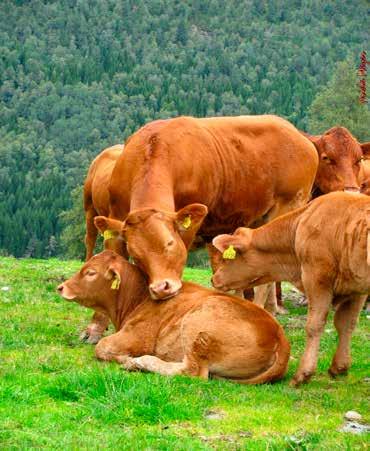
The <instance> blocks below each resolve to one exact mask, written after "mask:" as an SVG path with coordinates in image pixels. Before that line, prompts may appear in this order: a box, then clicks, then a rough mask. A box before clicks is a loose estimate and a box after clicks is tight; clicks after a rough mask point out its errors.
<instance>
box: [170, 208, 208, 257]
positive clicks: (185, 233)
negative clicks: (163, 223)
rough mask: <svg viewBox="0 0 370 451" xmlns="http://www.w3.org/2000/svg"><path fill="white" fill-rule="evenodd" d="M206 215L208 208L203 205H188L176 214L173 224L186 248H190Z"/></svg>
mask: <svg viewBox="0 0 370 451" xmlns="http://www.w3.org/2000/svg"><path fill="white" fill-rule="evenodd" d="M207 213H208V208H207V207H206V206H205V205H203V204H190V205H187V206H186V207H184V208H182V209H181V210H179V211H177V212H176V214H175V218H174V219H175V223H176V226H177V229H178V230H179V232H180V235H181V237H182V239H183V240H184V243H185V246H186V247H187V248H189V247H190V245H191V243H192V241H193V239H194V237H195V235H196V233H197V232H198V230H199V227H200V226H201V225H202V222H203V220H204V218H205V217H206V216H207Z"/></svg>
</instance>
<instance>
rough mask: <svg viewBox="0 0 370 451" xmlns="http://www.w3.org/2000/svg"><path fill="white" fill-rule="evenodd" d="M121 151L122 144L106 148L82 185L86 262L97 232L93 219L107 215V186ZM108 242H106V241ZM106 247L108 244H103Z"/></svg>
mask: <svg viewBox="0 0 370 451" xmlns="http://www.w3.org/2000/svg"><path fill="white" fill-rule="evenodd" d="M122 150H123V144H117V145H116V146H112V147H108V148H107V149H105V150H103V151H102V152H101V153H100V154H99V155H98V156H97V157H96V158H95V159H94V160H93V162H92V163H91V165H90V167H89V170H88V173H87V176H86V179H85V184H84V210H85V220H86V236H85V245H86V261H87V260H89V259H90V258H91V257H92V256H93V252H94V247H95V243H96V237H97V235H98V230H97V228H96V227H95V225H94V218H95V216H98V215H103V216H107V215H108V214H109V192H108V186H109V182H110V178H111V175H112V171H113V168H114V165H115V164H116V162H117V160H118V157H119V156H120V155H121V153H122ZM107 241H108V240H107ZM105 244H106V245H107V244H108V243H105Z"/></svg>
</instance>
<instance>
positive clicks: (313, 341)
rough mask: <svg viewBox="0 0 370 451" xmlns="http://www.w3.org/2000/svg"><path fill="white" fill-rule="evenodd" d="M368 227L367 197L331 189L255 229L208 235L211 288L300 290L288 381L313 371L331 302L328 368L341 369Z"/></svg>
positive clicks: (365, 285)
mask: <svg viewBox="0 0 370 451" xmlns="http://www.w3.org/2000/svg"><path fill="white" fill-rule="evenodd" d="M369 228H370V199H369V197H367V196H364V195H362V194H354V193H343V192H336V193H331V194H327V195H325V196H321V197H319V198H318V199H315V200H314V201H312V202H311V203H310V204H308V205H307V206H304V207H301V208H300V209H297V210H296V211H294V212H291V213H288V214H286V215H284V216H282V217H280V218H277V219H275V220H274V221H272V222H271V223H269V224H267V225H264V226H262V227H260V228H258V229H255V230H252V229H246V228H239V229H238V230H236V231H235V233H234V235H220V236H218V237H216V238H215V239H214V240H213V244H214V246H215V247H216V248H217V249H218V252H219V253H218V255H219V258H220V260H222V262H220V266H219V269H218V270H217V272H216V273H215V275H214V276H213V285H214V286H215V287H217V288H220V289H227V290H229V289H240V288H248V287H252V286H256V285H259V284H264V283H267V282H272V281H281V280H286V281H289V282H291V283H293V284H295V285H296V286H297V288H299V289H301V290H302V291H304V292H305V294H306V296H307V298H308V305H309V310H308V318H307V325H306V333H307V343H306V349H305V352H304V355H303V357H302V359H301V362H300V366H299V368H298V371H297V373H296V375H295V376H294V379H293V384H294V385H299V384H300V383H302V382H304V381H307V380H308V379H309V378H310V377H311V375H312V374H313V373H314V372H315V369H316V364H317V356H318V351H319V342H320V336H321V334H322V332H323V330H324V327H325V323H326V318H327V315H328V312H329V310H330V307H331V305H332V304H333V305H334V307H335V308H336V312H335V317H334V324H335V327H336V329H337V332H338V334H339V344H338V348H337V351H336V353H335V356H334V358H333V361H332V364H331V367H330V370H329V372H330V373H331V374H332V375H337V374H340V373H345V372H346V371H347V369H348V368H349V366H350V340H351V335H352V332H353V330H354V328H355V325H356V322H357V319H358V315H359V313H360V311H361V308H362V306H363V304H364V302H365V300H366V297H367V293H369V292H370V267H369V265H370V236H369ZM230 246H232V247H230ZM225 250H227V252H228V254H223V256H224V257H227V256H229V257H235V258H234V259H233V258H230V259H226V260H225V259H223V258H222V254H221V253H222V252H225ZM231 251H233V252H231Z"/></svg>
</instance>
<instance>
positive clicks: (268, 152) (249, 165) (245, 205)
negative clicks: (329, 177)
mask: <svg viewBox="0 0 370 451" xmlns="http://www.w3.org/2000/svg"><path fill="white" fill-rule="evenodd" d="M316 168H317V153H316V150H315V148H314V146H313V144H312V143H310V142H309V141H308V140H307V139H306V138H305V137H304V136H302V135H301V134H300V133H299V132H298V130H297V129H296V128H295V127H294V126H293V125H291V124H290V123H289V122H287V121H285V120H284V119H281V118H279V117H276V116H268V115H266V116H240V117H220V118H203V119H197V118H192V117H179V118H176V119H171V120H167V121H156V122H153V123H150V124H148V125H146V126H144V127H143V128H141V129H140V130H139V131H138V132H136V133H135V134H134V135H132V136H131V137H130V138H129V140H128V141H127V143H126V147H125V152H124V153H123V154H122V155H121V156H120V158H119V160H118V162H117V164H116V166H115V168H114V170H113V174H112V179H111V184H110V199H111V203H112V206H113V208H112V216H114V217H118V218H120V219H123V218H124V217H125V215H127V213H128V211H130V209H134V208H141V207H148V206H157V207H159V208H163V209H167V210H174V209H179V208H182V207H183V206H185V205H187V204H189V203H192V202H200V203H203V204H205V205H207V206H208V208H209V218H208V220H207V221H206V226H207V223H208V227H212V225H211V224H212V223H220V222H221V221H224V222H225V224H226V223H229V224H233V225H232V226H233V227H234V226H238V225H241V224H243V225H247V224H250V223H251V222H253V221H254V220H255V219H256V218H259V217H261V216H263V215H264V214H266V213H267V212H268V211H269V210H270V209H271V208H272V207H273V206H274V203H276V202H277V201H280V202H281V203H284V202H289V201H291V199H292V198H293V197H295V196H298V197H299V196H301V198H302V203H304V201H306V200H307V198H308V196H309V192H310V190H311V186H312V183H313V180H314V177H315V172H316ZM298 203H299V202H298ZM235 217H236V218H237V219H236V222H235V224H234V223H233V221H234V220H235ZM238 221H239V223H238ZM218 230H219V229H218Z"/></svg>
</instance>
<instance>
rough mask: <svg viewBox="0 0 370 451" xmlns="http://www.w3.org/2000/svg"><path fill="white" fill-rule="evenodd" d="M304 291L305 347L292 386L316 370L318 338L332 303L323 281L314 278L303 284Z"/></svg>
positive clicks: (298, 383)
mask: <svg viewBox="0 0 370 451" xmlns="http://www.w3.org/2000/svg"><path fill="white" fill-rule="evenodd" d="M305 291H306V294H307V297H308V300H309V302H308V305H309V307H308V315H307V323H306V347H305V351H304V354H303V356H302V358H301V361H300V364H299V368H298V370H297V372H296V374H295V376H294V378H293V380H292V382H291V384H292V385H294V386H298V385H300V384H301V383H303V382H306V381H308V380H309V379H310V377H311V376H312V375H313V373H314V372H315V370H316V366H317V359H318V353H319V346H320V338H321V335H322V333H323V330H324V327H325V324H326V318H327V316H328V313H329V309H330V306H331V303H332V292H331V290H330V289H325V282H323V283H321V282H320V280H318V279H314V280H313V281H312V282H310V284H308V286H307V285H306V284H305Z"/></svg>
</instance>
